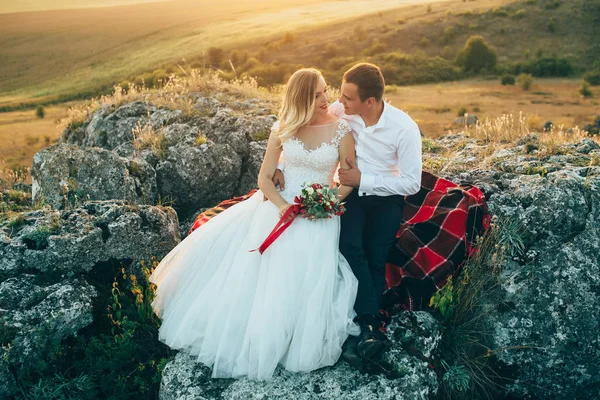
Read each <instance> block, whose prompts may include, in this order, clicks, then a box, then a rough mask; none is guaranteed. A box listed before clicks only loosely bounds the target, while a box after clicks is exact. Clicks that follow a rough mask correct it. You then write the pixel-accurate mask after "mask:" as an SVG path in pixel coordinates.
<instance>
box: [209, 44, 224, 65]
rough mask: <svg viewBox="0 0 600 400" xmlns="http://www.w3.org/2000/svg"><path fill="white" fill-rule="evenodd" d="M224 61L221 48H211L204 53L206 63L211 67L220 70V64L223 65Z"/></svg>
mask: <svg viewBox="0 0 600 400" xmlns="http://www.w3.org/2000/svg"><path fill="white" fill-rule="evenodd" d="M224 59H225V57H224V54H223V49H221V48H218V47H211V48H209V49H208V52H207V53H206V62H207V63H208V65H210V66H212V67H215V68H220V67H221V64H223V61H224Z"/></svg>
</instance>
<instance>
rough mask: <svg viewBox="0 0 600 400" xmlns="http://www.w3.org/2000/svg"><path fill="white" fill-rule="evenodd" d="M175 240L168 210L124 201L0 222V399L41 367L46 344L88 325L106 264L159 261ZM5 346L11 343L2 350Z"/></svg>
mask: <svg viewBox="0 0 600 400" xmlns="http://www.w3.org/2000/svg"><path fill="white" fill-rule="evenodd" d="M178 242H179V225H178V220H177V215H176V214H175V211H174V210H172V209H170V208H160V207H154V206H139V207H138V206H129V205H126V204H125V203H123V202H115V201H105V202H86V203H84V204H83V205H82V206H81V207H80V208H77V209H69V210H60V211H57V210H51V209H42V210H38V211H32V212H28V213H24V214H23V215H21V216H19V217H15V218H14V219H12V220H8V221H5V222H3V223H0V260H1V262H0V344H2V347H0V382H1V383H0V397H1V398H10V397H11V396H12V395H14V394H15V393H16V392H17V387H16V386H15V377H17V376H19V375H20V374H24V373H26V371H27V369H28V368H30V367H31V366H33V365H35V364H36V363H38V362H40V361H43V360H44V359H45V357H47V356H48V352H49V351H51V348H52V346H51V345H50V344H51V343H56V342H58V341H60V340H62V339H65V338H67V337H70V336H73V335H74V334H76V333H77V332H78V331H79V330H80V329H82V328H84V327H86V326H88V325H90V324H91V323H92V320H93V315H92V311H93V308H94V304H95V302H96V301H97V288H96V287H95V285H97V284H98V282H103V283H104V284H105V285H107V286H108V287H110V282H111V280H112V278H113V277H114V274H115V271H114V270H113V269H112V268H107V267H108V266H109V265H110V264H111V262H114V263H122V264H123V265H124V266H126V267H128V268H129V266H130V264H132V263H133V264H135V262H137V261H139V260H149V259H150V258H151V257H152V256H156V257H158V258H159V259H160V258H161V257H163V256H164V255H165V254H166V253H167V252H168V251H169V250H170V249H172V248H173V247H174V246H175V245H176V244H177V243H178ZM7 344H10V345H7Z"/></svg>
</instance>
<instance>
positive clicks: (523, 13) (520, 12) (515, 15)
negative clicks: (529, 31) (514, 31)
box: [513, 9, 527, 19]
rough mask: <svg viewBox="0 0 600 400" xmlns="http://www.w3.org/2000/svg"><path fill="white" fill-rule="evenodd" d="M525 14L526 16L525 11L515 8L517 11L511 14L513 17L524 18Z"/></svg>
mask: <svg viewBox="0 0 600 400" xmlns="http://www.w3.org/2000/svg"><path fill="white" fill-rule="evenodd" d="M526 16H527V11H526V10H523V9H520V10H517V12H516V13H515V14H514V15H513V18H516V19H521V18H525V17H526Z"/></svg>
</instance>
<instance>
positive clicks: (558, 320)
mask: <svg viewBox="0 0 600 400" xmlns="http://www.w3.org/2000/svg"><path fill="white" fill-rule="evenodd" d="M586 143H587V142H586ZM580 144H582V143H580ZM580 144H577V145H576V146H575V147H578V146H579V145H580ZM583 144H585V143H583ZM556 157H563V159H565V156H556ZM506 161H508V162H510V163H513V164H515V165H517V164H518V162H515V161H511V160H510V158H509V159H507V160H506ZM580 169H581V170H587V168H579V169H578V168H574V167H573V166H572V165H571V166H568V165H567V167H565V168H563V169H560V170H558V171H556V172H550V173H548V174H547V175H545V176H541V175H539V174H534V175H519V174H516V175H515V174H506V173H505V172H492V171H490V172H485V171H479V172H475V173H465V177H467V175H468V177H469V178H471V179H472V180H471V182H472V183H474V184H476V185H477V186H479V187H482V188H492V189H491V190H488V191H487V192H486V195H488V198H489V199H488V207H489V209H490V212H491V213H492V214H493V215H497V216H499V217H501V218H508V221H511V223H512V224H514V227H513V228H510V229H514V230H515V232H516V233H514V232H513V233H512V235H513V236H514V235H515V234H516V235H518V237H519V238H520V240H521V241H522V243H523V250H522V251H520V252H516V253H515V254H506V256H505V258H504V260H503V261H502V263H501V264H502V265H501V267H499V268H501V270H502V274H501V276H500V286H499V288H498V290H497V291H495V292H493V291H490V292H489V293H487V295H486V296H484V304H482V305H481V307H482V309H484V310H488V311H487V312H486V313H485V316H484V317H483V319H484V325H485V327H486V328H485V331H487V332H490V335H491V338H492V343H491V344H490V347H491V348H493V349H505V350H503V351H502V350H501V351H498V352H497V353H496V356H497V361H496V363H497V365H498V368H499V369H501V370H503V371H508V370H510V371H512V374H514V378H516V380H514V381H511V382H510V383H509V384H508V385H507V390H508V392H507V393H508V395H509V396H512V397H513V398H524V399H525V398H530V399H535V398H555V399H570V398H573V396H574V394H577V395H576V397H578V398H579V397H581V398H590V399H591V398H595V397H597V394H598V392H597V387H598V385H599V384H600V381H599V378H598V377H600V366H599V365H598V363H596V362H595V359H596V357H598V356H599V355H600V336H598V332H600V318H599V317H598V313H597V309H598V306H600V177H599V176H598V175H596V174H595V173H593V172H592V173H589V171H588V172H585V173H584V172H583V171H582V172H580V171H579V170H580ZM517 172H518V171H517ZM465 177H463V179H464V178H465ZM452 178H453V179H454V177H452ZM456 180H457V181H460V179H456ZM503 220H504V219H503ZM504 221H506V220H504ZM504 224H505V225H506V224H507V222H504ZM511 240H514V239H511ZM500 305H505V306H503V307H500ZM565 371H571V373H569V374H565ZM532 383H535V384H532Z"/></svg>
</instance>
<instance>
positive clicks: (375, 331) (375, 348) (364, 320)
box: [356, 315, 392, 361]
mask: <svg viewBox="0 0 600 400" xmlns="http://www.w3.org/2000/svg"><path fill="white" fill-rule="evenodd" d="M359 322H360V337H359V338H360V340H359V342H358V344H357V345H356V350H357V352H358V355H359V356H361V357H362V358H364V359H365V360H368V361H375V360H377V359H378V358H379V357H380V356H381V355H382V354H383V353H384V352H385V351H387V350H388V349H389V348H390V347H391V345H392V343H391V342H390V340H389V339H388V338H387V336H385V334H384V333H383V332H381V331H380V330H379V325H380V323H379V320H378V319H377V318H376V317H375V316H374V315H366V316H361V318H360V320H359Z"/></svg>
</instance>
